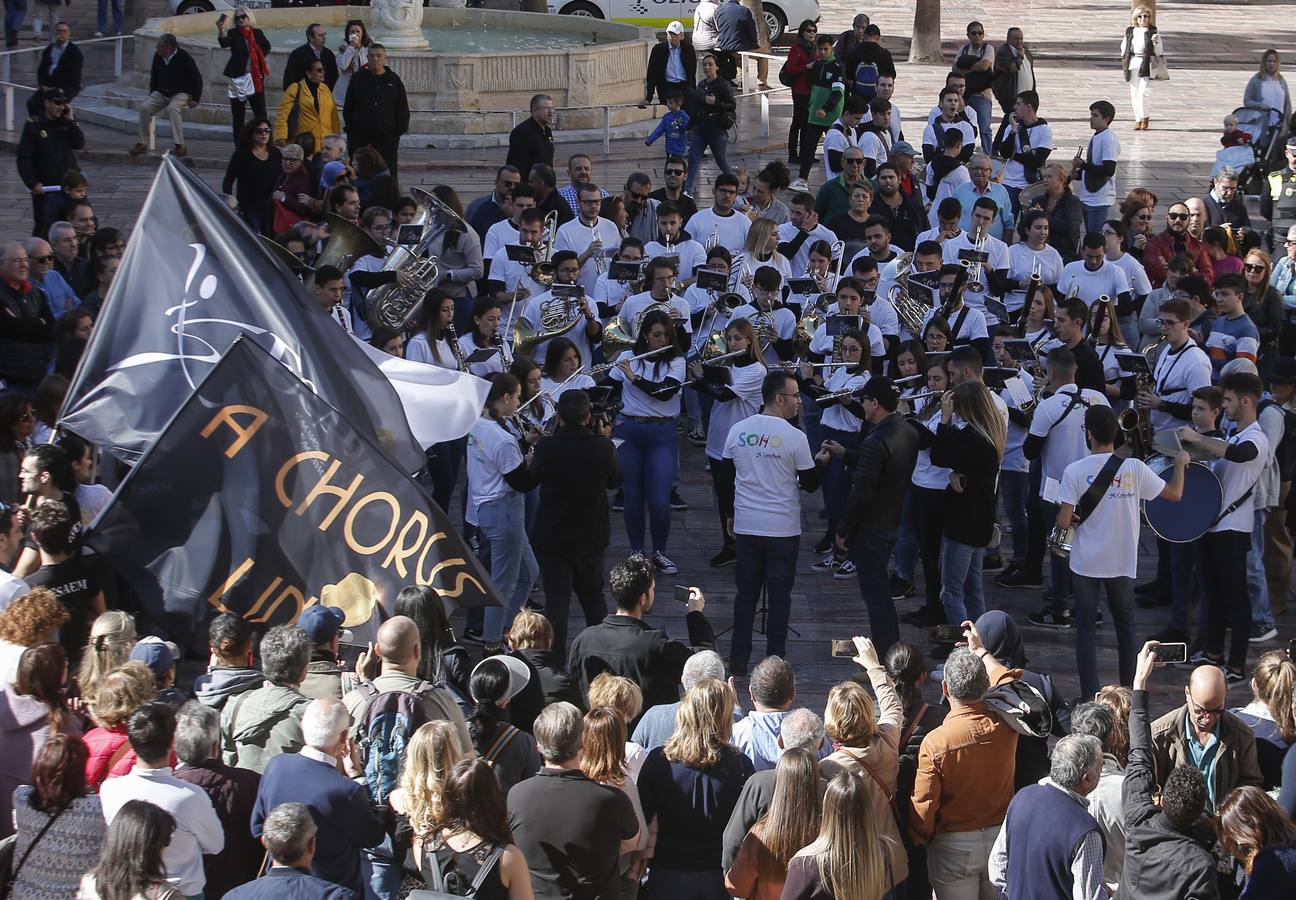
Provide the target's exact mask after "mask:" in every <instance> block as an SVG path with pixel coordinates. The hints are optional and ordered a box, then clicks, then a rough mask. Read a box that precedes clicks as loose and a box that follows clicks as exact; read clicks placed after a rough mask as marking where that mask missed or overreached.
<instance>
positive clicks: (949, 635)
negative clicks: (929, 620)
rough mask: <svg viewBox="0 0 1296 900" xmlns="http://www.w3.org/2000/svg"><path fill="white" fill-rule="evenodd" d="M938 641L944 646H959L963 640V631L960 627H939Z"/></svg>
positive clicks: (937, 629)
mask: <svg viewBox="0 0 1296 900" xmlns="http://www.w3.org/2000/svg"><path fill="white" fill-rule="evenodd" d="M936 640H938V641H940V642H941V643H942V644H957V643H958V642H959V641H961V640H963V629H962V628H960V627H959V626H958V625H937V626H936Z"/></svg>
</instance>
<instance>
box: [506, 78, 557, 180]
mask: <svg viewBox="0 0 1296 900" xmlns="http://www.w3.org/2000/svg"><path fill="white" fill-rule="evenodd" d="M530 108H531V117H530V118H528V119H527V120H526V121H525V122H523V123H521V124H520V125H518V126H517V127H516V128H514V129H513V130H512V131H510V132H509V149H508V158H507V159H505V160H504V162H505V163H506V164H508V165H510V166H516V167H517V170H518V171H519V172H521V173H522V180H523V181H525V180H526V179H527V176H529V175H530V174H531V167H532V166H533V165H535V164H536V163H544V164H545V165H546V166H550V167H552V166H553V159H554V139H553V123H554V102H553V98H552V97H550V96H549V95H548V94H536V95H535V96H534V97H532V98H531V106H530Z"/></svg>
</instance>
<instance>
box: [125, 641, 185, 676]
mask: <svg viewBox="0 0 1296 900" xmlns="http://www.w3.org/2000/svg"><path fill="white" fill-rule="evenodd" d="M172 646H173V645H172V644H169V643H168V642H166V641H164V640H162V639H161V638H158V637H144V638H140V640H139V643H137V644H136V645H135V646H134V647H132V648H131V652H130V658H131V659H133V660H136V661H137V662H142V663H144V665H146V666H148V667H149V671H151V672H152V673H153V674H154V675H155V676H157V677H158V678H161V677H162V676H164V675H166V674H167V673H168V672H170V671H171V668H172V667H173V666H174V665H175V658H176V654H175V652H174V651H172V649H171V647H172Z"/></svg>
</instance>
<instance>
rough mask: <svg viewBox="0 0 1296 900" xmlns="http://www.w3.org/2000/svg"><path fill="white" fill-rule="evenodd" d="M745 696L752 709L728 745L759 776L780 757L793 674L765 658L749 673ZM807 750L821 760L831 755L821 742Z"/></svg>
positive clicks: (782, 663)
mask: <svg viewBox="0 0 1296 900" xmlns="http://www.w3.org/2000/svg"><path fill="white" fill-rule="evenodd" d="M747 692H748V694H750V695H751V700H752V705H753V706H755V709H753V710H752V711H751V712H749V713H748V714H747V715H746V716H745V717H743V718H742V719H739V720H738V721H737V722H735V723H734V727H733V736H732V737H731V738H730V739H729V742H730V743H731V744H733V745H734V746H735V747H737V748H738V749H739V750H740V751H742V752H743V754H745V755H746V756H747V758H748V759H750V760H751V761H752V765H753V766H755V767H756V771H757V772H760V771H762V770H764V769H772V768H774V767H775V766H776V765H778V761H779V757H780V756H782V755H783V750H784V747H783V743H782V739H781V738H782V726H783V721H784V719H786V718H787V717H788V716H789V715H791V712H790V711H791V709H792V704H793V703H794V702H795V701H796V673H795V672H793V671H792V667H791V666H790V665H788V663H787V661H786V660H784V659H783V658H782V657H778V656H767V657H765V658H764V659H763V660H761V661H760V662H759V663H757V665H756V668H754V669H752V673H751V679H750V681H749V682H748V683H747ZM809 749H812V750H813V751H814V752H815V754H816V755H818V757H819V758H820V759H822V758H823V757H825V756H827V755H828V754H829V753H831V752H832V748H830V747H827V746H826V745H823V743H822V742H820V746H818V747H812V748H809Z"/></svg>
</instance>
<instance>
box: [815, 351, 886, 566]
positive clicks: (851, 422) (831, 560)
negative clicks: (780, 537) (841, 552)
mask: <svg viewBox="0 0 1296 900" xmlns="http://www.w3.org/2000/svg"><path fill="white" fill-rule="evenodd" d="M872 358H873V357H872V354H870V353H869V341H868V338H866V337H865V336H864V332H862V331H860V330H859V329H858V328H849V329H847V330H846V331H844V332H842V337H841V362H842V364H841V365H840V366H838V367H837V368H835V369H829V370H828V375H827V377H826V378H825V379H824V383H823V390H822V391H819V392H817V393H818V394H819V395H820V397H825V396H827V395H829V394H835V393H838V392H840V391H852V390H856V389H858V388H862V387H863V386H864V385H865V383H867V382H868V380H869V365H870V363H871V361H872ZM815 405H816V406H818V407H820V409H822V410H823V412H822V414H821V416H820V419H819V424H820V428H821V431H822V434H823V440H824V443H825V444H827V443H828V442H829V441H831V442H832V443H833V444H835V445H837V446H840V447H841V448H843V450H845V451H846V453H845V454H842V453H837V452H834V453H833V454H832V455H831V456H830V457H829V458H828V470H827V472H826V473H825V475H824V485H823V486H824V511H825V512H826V513H827V514H828V528H827V531H826V532H825V538H831V537H832V536H833V535H835V534H837V523H838V522H840V521H841V514H842V509H843V508H844V507H845V505H846V496H847V495H848V494H849V493H850V490H851V482H852V481H853V479H852V478H851V469H850V467H849V465H848V464H847V462H846V454H854V453H855V452H856V451H857V450H859V444H860V428H861V427H862V426H863V424H864V420H863V414H864V411H863V410H862V409H861V408H860V405H859V398H858V397H842V398H839V399H834V400H829V401H827V402H820V401H819V399H818V398H816V400H815ZM833 449H834V451H835V450H836V447H834V448H833ZM810 568H811V569H812V570H814V571H816V572H828V573H832V574H833V577H834V578H842V579H846V578H853V577H855V564H854V563H853V562H851V561H850V560H848V559H847V560H839V559H837V557H836V554H834V553H832V552H829V553H828V554H827V555H826V556H825V557H824V558H823V559H822V560H820V561H819V562H817V563H815V564H813V565H812V566H811V567H810Z"/></svg>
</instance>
